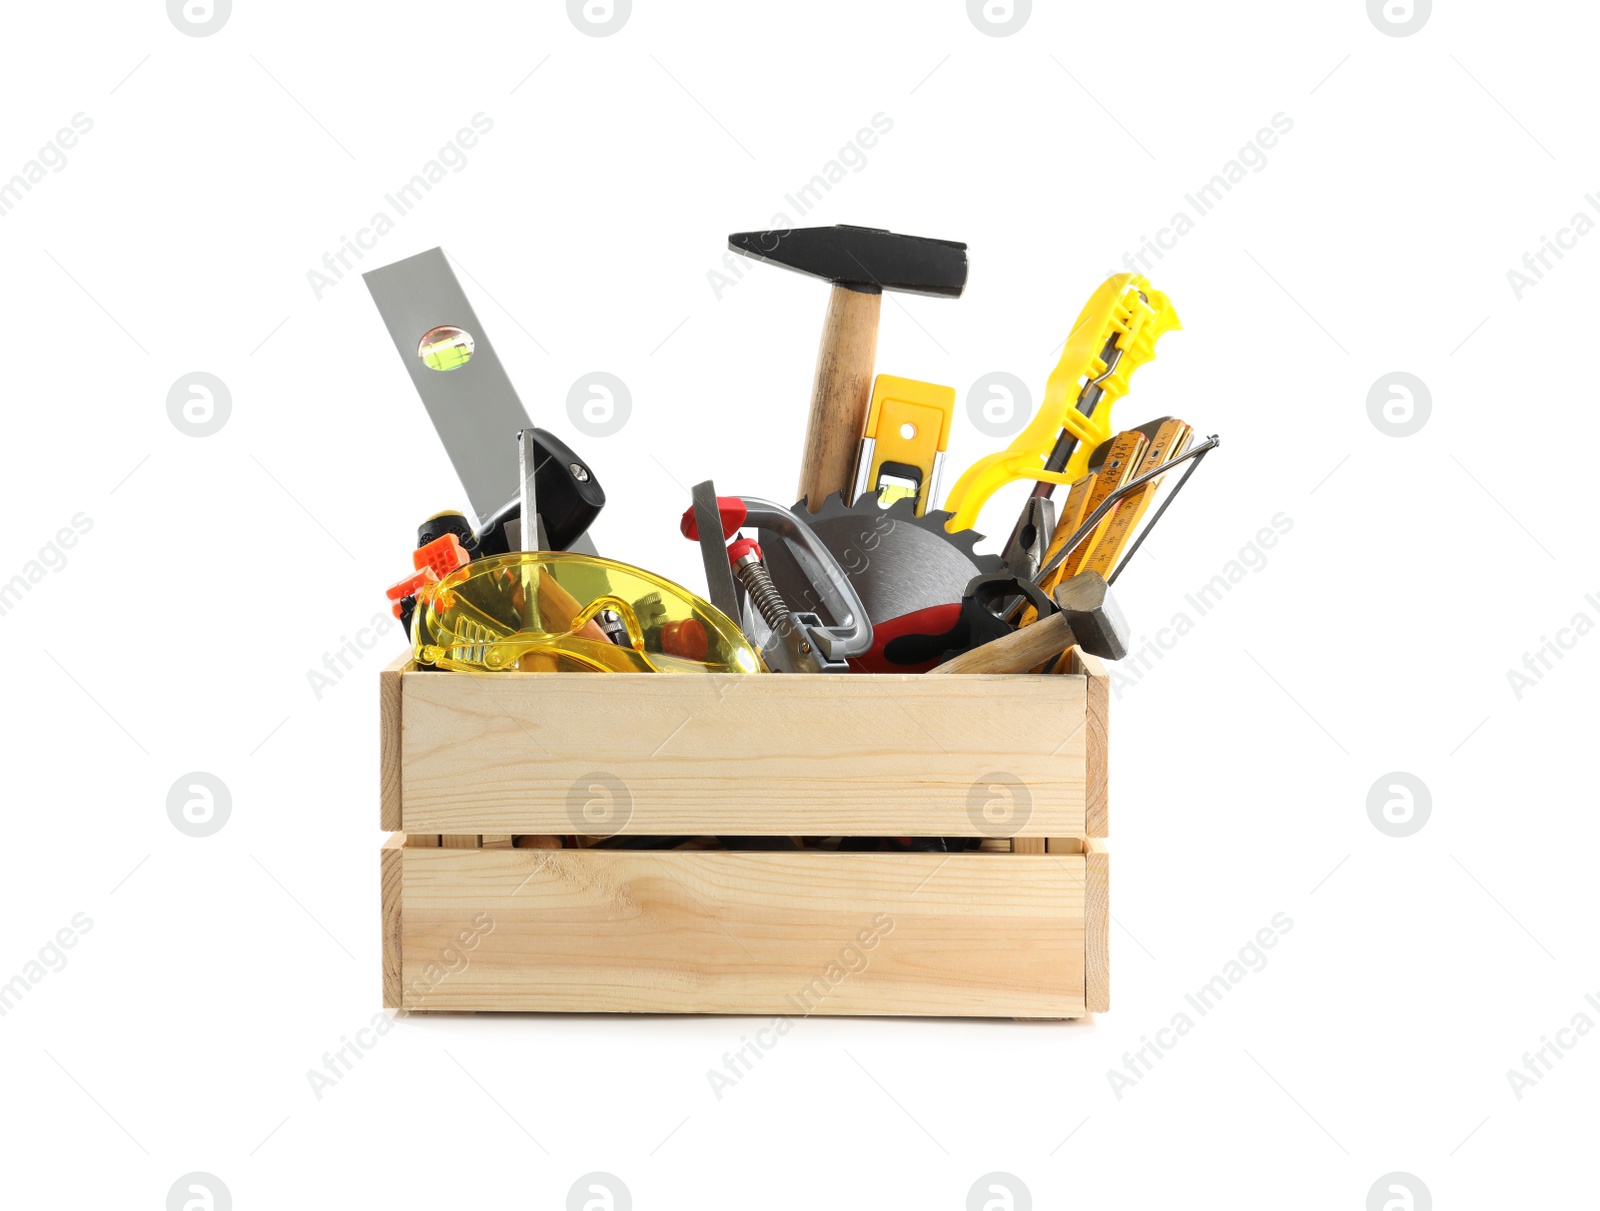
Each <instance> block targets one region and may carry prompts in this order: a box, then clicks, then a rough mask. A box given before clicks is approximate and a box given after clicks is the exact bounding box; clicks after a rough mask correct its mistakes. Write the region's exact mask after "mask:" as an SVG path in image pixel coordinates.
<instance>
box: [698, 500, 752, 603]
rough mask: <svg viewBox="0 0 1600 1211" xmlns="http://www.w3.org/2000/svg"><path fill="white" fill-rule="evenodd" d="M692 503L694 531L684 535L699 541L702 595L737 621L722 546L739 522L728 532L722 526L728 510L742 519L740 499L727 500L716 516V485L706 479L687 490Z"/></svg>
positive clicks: (735, 596)
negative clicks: (725, 508)
mask: <svg viewBox="0 0 1600 1211" xmlns="http://www.w3.org/2000/svg"><path fill="white" fill-rule="evenodd" d="M691 495H692V497H693V498H694V504H693V505H692V506H690V510H689V514H686V516H689V515H692V516H693V519H694V527H693V528H694V533H692V534H687V535H686V537H688V538H696V539H698V541H699V543H700V558H701V560H702V562H704V564H705V566H706V596H707V597H709V598H710V600H711V604H712V605H714V606H716V607H717V609H719V610H721V611H722V612H723V613H724V614H726V615H727V616H728V617H729V618H732V619H734V620H735V621H738V618H739V598H738V595H737V594H736V593H735V592H734V588H733V571H732V569H731V568H730V567H729V566H728V550H727V547H726V546H725V545H724V544H725V543H726V542H727V535H728V534H729V533H732V532H735V531H737V530H738V529H739V525H740V524H741V523H740V522H735V523H734V524H733V529H732V530H731V531H730V530H728V529H727V528H726V522H727V520H728V516H729V512H733V511H736V512H737V515H738V516H739V517H740V518H741V519H742V518H743V517H744V515H745V509H744V502H743V501H742V500H739V499H738V497H730V498H729V500H730V501H732V502H737V503H736V504H733V505H731V506H730V509H729V511H728V512H722V513H721V516H720V517H719V515H718V514H719V510H718V506H719V503H720V502H719V501H718V499H717V488H716V485H715V484H714V483H712V482H711V481H710V480H709V479H708V480H706V481H705V482H704V483H699V484H696V485H695V486H694V488H693V490H692V492H691Z"/></svg>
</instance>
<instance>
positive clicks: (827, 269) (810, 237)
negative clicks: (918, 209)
mask: <svg viewBox="0 0 1600 1211" xmlns="http://www.w3.org/2000/svg"><path fill="white" fill-rule="evenodd" d="M728 247H729V248H731V249H733V251H735V252H737V253H741V254H743V255H744V256H747V257H753V258H754V259H756V260H758V261H767V262H769V263H770V264H773V265H781V266H783V268H785V269H793V270H794V271H795V272H796V273H808V274H810V275H811V276H812V277H818V278H825V279H827V280H828V281H830V282H832V283H833V284H834V285H835V286H847V287H849V288H850V289H851V290H859V291H862V292H863V293H866V294H877V293H879V292H880V291H884V290H900V291H904V292H906V293H908V294H936V295H940V296H942V297H944V298H951V299H954V298H960V297H961V292H962V291H963V290H965V289H966V287H967V246H966V245H965V244H958V243H956V242H955V241H954V240H931V239H928V238H926V237H924V236H916V235H896V234H895V233H894V232H892V231H884V230H882V229H881V228H878V227H850V226H848V225H846V224H843V223H841V224H839V225H838V226H835V227H798V228H792V229H790V230H787V231H736V232H734V233H733V234H732V235H730V236H729V237H728Z"/></svg>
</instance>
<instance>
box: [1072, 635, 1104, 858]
mask: <svg viewBox="0 0 1600 1211" xmlns="http://www.w3.org/2000/svg"><path fill="white" fill-rule="evenodd" d="M1072 671H1073V672H1074V673H1081V674H1082V675H1083V677H1084V679H1085V713H1086V716H1087V722H1086V724H1085V727H1084V731H1085V733H1086V735H1087V738H1088V742H1087V744H1086V746H1085V749H1086V751H1085V778H1084V795H1085V804H1084V823H1085V828H1084V835H1085V836H1087V837H1104V836H1107V835H1109V828H1110V802H1111V794H1110V790H1111V775H1110V760H1109V758H1110V739H1111V678H1110V677H1109V676H1108V675H1107V673H1106V666H1105V665H1104V664H1102V663H1101V661H1100V658H1099V657H1098V656H1091V655H1089V653H1087V652H1085V651H1083V650H1081V649H1080V648H1073V649H1072Z"/></svg>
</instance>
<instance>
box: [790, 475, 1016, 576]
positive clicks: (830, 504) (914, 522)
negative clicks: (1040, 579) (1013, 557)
mask: <svg viewBox="0 0 1600 1211" xmlns="http://www.w3.org/2000/svg"><path fill="white" fill-rule="evenodd" d="M793 512H794V514H795V516H796V517H798V518H800V519H801V520H802V521H804V520H805V519H806V518H808V517H815V518H818V519H819V520H820V519H822V518H829V519H832V518H836V517H887V518H889V519H890V520H891V521H893V522H895V523H896V524H897V525H898V524H905V525H911V526H916V527H917V528H918V529H919V530H926V531H928V532H929V533H936V534H938V535H939V537H940V538H942V539H944V541H945V542H947V543H949V544H950V545H951V546H953V547H955V548H956V549H957V550H959V551H961V552H962V553H964V554H965V555H967V556H968V557H970V558H971V559H972V560H973V561H974V562H975V563H984V562H985V561H989V560H993V561H994V564H995V566H994V567H992V568H984V569H983V570H985V571H997V570H998V569H999V568H1000V566H1001V565H1002V563H1003V561H1002V560H1001V557H1000V556H999V555H980V554H979V553H978V550H977V546H978V544H979V543H980V542H982V541H983V540H984V535H982V534H980V533H978V531H976V530H956V531H954V532H951V531H949V530H946V529H945V526H946V525H947V524H948V523H949V521H950V519H951V518H952V517H954V516H955V514H953V513H950V512H948V511H947V510H944V509H930V510H929V511H928V512H927V513H924V514H923V515H922V516H921V517H918V516H917V513H916V501H915V499H914V498H912V497H910V496H902V497H901V498H900V499H899V500H897V501H895V502H894V503H893V504H891V505H890V506H889V507H888V508H887V509H880V508H879V507H878V505H877V501H876V499H875V498H874V497H873V496H871V495H866V496H862V497H860V498H858V499H857V500H856V503H855V504H853V505H847V504H845V503H844V493H843V492H835V493H833V494H832V495H831V496H829V497H827V498H826V499H825V500H824V501H823V502H822V508H821V509H819V510H818V511H817V512H816V513H810V512H808V511H807V509H806V502H805V501H803V500H801V501H797V502H796V503H795V506H794V510H793Z"/></svg>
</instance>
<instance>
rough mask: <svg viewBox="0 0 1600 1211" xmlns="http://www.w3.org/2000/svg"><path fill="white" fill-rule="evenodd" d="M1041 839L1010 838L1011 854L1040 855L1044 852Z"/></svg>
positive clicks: (1042, 839)
mask: <svg viewBox="0 0 1600 1211" xmlns="http://www.w3.org/2000/svg"><path fill="white" fill-rule="evenodd" d="M1044 840H1045V839H1044V838H1043V837H1012V838H1011V852H1012V853H1014V854H1042V853H1044V852H1045V846H1044Z"/></svg>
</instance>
